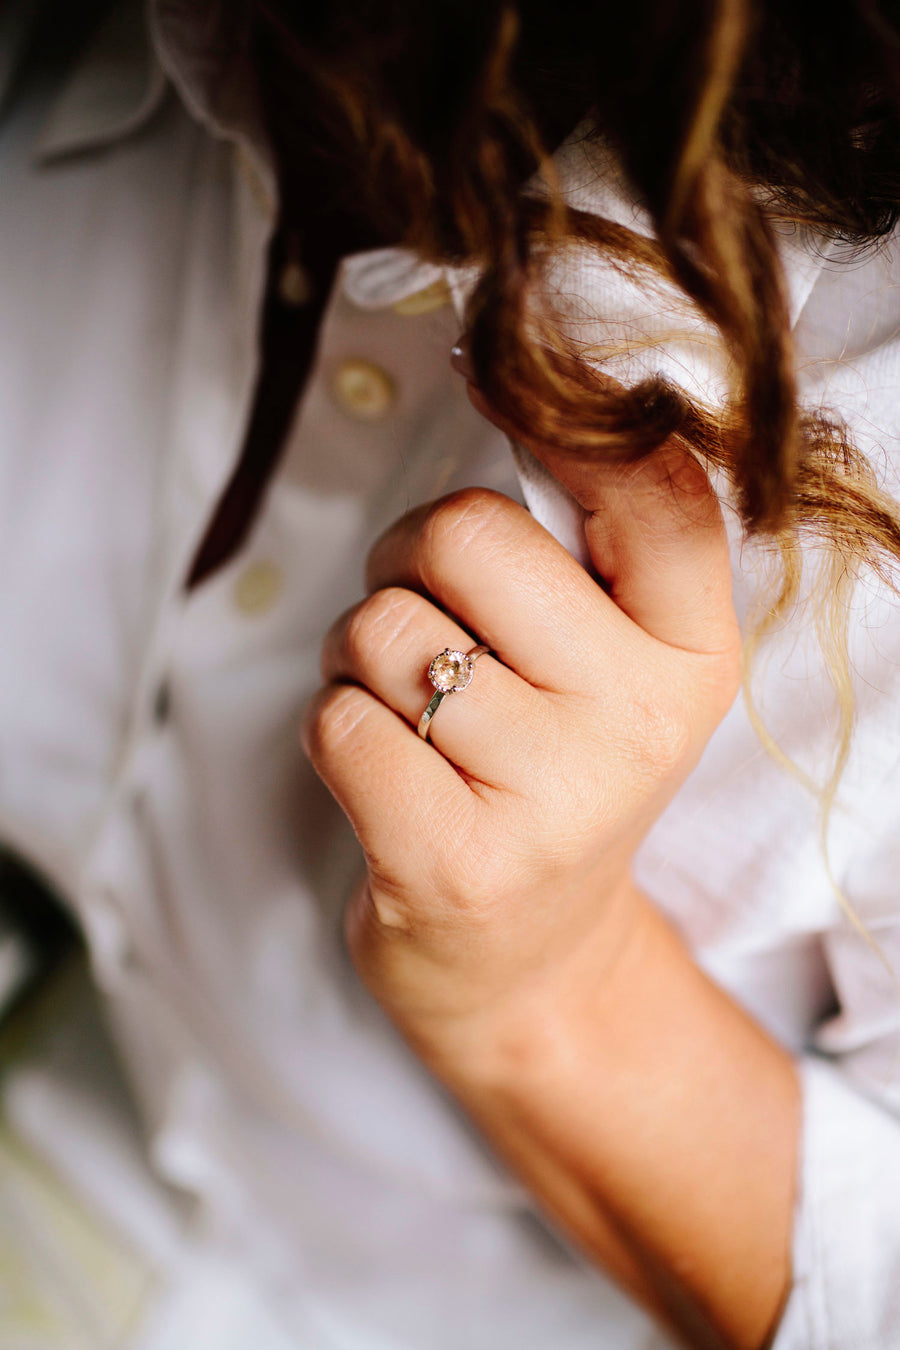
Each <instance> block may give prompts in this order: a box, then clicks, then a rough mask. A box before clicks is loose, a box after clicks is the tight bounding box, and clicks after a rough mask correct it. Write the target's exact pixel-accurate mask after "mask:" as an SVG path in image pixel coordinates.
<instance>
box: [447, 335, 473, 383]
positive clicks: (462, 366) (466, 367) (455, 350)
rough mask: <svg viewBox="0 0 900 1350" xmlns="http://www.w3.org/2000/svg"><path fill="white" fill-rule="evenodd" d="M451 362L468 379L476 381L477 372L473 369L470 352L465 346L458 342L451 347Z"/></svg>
mask: <svg viewBox="0 0 900 1350" xmlns="http://www.w3.org/2000/svg"><path fill="white" fill-rule="evenodd" d="M450 364H451V366H452V367H453V369H454V370H456V371H458V372H459V373H460V375H464V376H465V378H466V379H467V380H472V381H474V379H475V372H474V371H473V370H472V362H471V361H470V360H469V355H468V352H467V351H466V349H465V347H463V346H462V345H461V344H460V343H458V342H457V344H456V346H454V347H451V348H450Z"/></svg>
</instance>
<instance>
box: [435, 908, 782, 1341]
mask: <svg viewBox="0 0 900 1350" xmlns="http://www.w3.org/2000/svg"><path fill="white" fill-rule="evenodd" d="M637 903H638V906H639V908H638V914H639V918H638V920H637V922H636V924H635V926H634V928H633V930H632V931H631V933H630V935H629V938H628V940H627V942H626V943H625V945H624V946H623V948H622V951H621V953H620V955H619V957H618V959H617V960H616V962H615V964H614V966H613V967H612V968H611V969H610V970H609V971H607V973H606V975H605V976H604V978H603V980H602V981H601V982H599V983H593V984H588V983H587V982H585V981H584V980H582V979H581V978H579V975H578V973H576V972H573V973H572V975H573V978H571V979H567V980H566V981H564V982H563V983H562V984H561V985H560V996H559V997H558V998H556V999H554V1001H553V1004H552V1013H551V1012H549V1011H548V1006H551V1005H548V1003H547V1001H546V1000H545V994H546V989H545V990H544V991H543V992H541V991H539V990H537V989H535V990H533V991H532V993H531V995H530V996H529V998H528V999H523V1000H521V1001H519V1002H518V1003H517V1006H516V1009H515V1012H514V1015H510V1013H509V1011H508V1010H505V1011H504V1013H503V1015H502V1016H501V1017H498V1019H497V1023H496V1025H492V1026H490V1028H488V1029H486V1028H485V1026H483V1025H482V1026H481V1027H480V1033H481V1034H480V1036H479V1039H478V1044H477V1046H476V1044H475V1043H474V1041H473V1042H472V1043H470V1044H469V1045H468V1046H467V1047H466V1048H465V1049H464V1048H463V1042H462V1041H460V1042H458V1043H457V1044H456V1046H455V1048H454V1049H453V1050H452V1051H450V1052H449V1053H446V1054H438V1055H435V1056H433V1057H432V1058H433V1066H434V1067H435V1069H436V1071H437V1072H438V1074H439V1075H440V1076H441V1077H442V1078H443V1079H444V1080H445V1081H446V1082H447V1084H448V1086H449V1087H450V1088H451V1090H452V1091H453V1092H454V1093H455V1094H456V1095H457V1096H458V1097H459V1099H460V1101H461V1102H462V1104H463V1106H464V1107H465V1108H466V1110H467V1111H468V1112H469V1114H470V1115H471V1116H472V1117H473V1118H474V1119H475V1120H476V1121H477V1122H478V1124H479V1125H480V1127H481V1128H482V1129H483V1130H484V1131H485V1133H486V1134H487V1135H488V1137H489V1138H490V1139H491V1140H492V1141H493V1143H494V1144H495V1145H496V1147H497V1148H498V1149H499V1150H500V1151H501V1152H502V1153H503V1154H504V1155H505V1156H506V1157H507V1159H508V1160H509V1162H510V1163H511V1164H512V1166H513V1167H514V1168H515V1169H516V1170H517V1171H518V1172H519V1173H520V1175H521V1176H522V1177H523V1179H524V1180H525V1181H526V1183H527V1184H528V1185H529V1187H530V1188H531V1189H532V1190H533V1191H534V1193H535V1195H536V1196H537V1197H538V1199H539V1201H540V1202H541V1203H542V1205H543V1206H544V1207H545V1208H546V1210H547V1211H548V1213H550V1214H551V1215H552V1216H553V1217H554V1218H555V1219H556V1220H557V1221H558V1222H559V1224H560V1225H561V1226H562V1228H563V1229H564V1230H566V1231H567V1232H569V1233H570V1234H571V1235H572V1236H573V1237H574V1238H575V1239H576V1240H577V1241H578V1242H579V1244H580V1245H581V1246H582V1247H583V1248H584V1249H585V1250H586V1251H587V1252H588V1253H589V1255H590V1256H591V1257H592V1259H594V1260H595V1261H596V1262H597V1263H598V1264H599V1265H602V1266H603V1267H604V1268H605V1269H607V1270H608V1271H609V1273H610V1274H612V1275H613V1276H614V1277H615V1278H616V1279H617V1280H618V1281H619V1282H620V1283H621V1284H622V1285H623V1286H624V1287H625V1288H627V1289H628V1290H629V1292H630V1293H631V1294H632V1295H633V1296H634V1297H635V1298H636V1299H638V1300H639V1301H641V1302H642V1303H643V1304H644V1305H645V1306H646V1307H647V1308H648V1309H649V1310H650V1311H651V1312H653V1313H655V1314H656V1315H657V1316H659V1317H660V1318H661V1319H662V1320H663V1321H665V1322H668V1324H669V1325H670V1326H671V1327H673V1328H675V1329H676V1330H677V1331H678V1332H679V1333H680V1334H681V1336H682V1337H683V1338H684V1339H685V1340H686V1341H687V1343H688V1344H690V1345H693V1346H701V1347H706V1346H710V1347H712V1346H720V1345H721V1346H727V1347H740V1350H758V1348H759V1347H761V1346H763V1345H764V1344H765V1342H766V1341H767V1339H768V1337H769V1335H770V1333H771V1331H772V1329H773V1326H774V1325H775V1323H776V1322H777V1318H778V1313H779V1310H780V1308H781V1305H782V1303H783V1301H784V1298H785V1296H786V1293H787V1290H788V1287H789V1283H790V1236H791V1228H792V1213H793V1203H794V1193H795V1170H796V1154H797V1136H798V1131H799V1088H798V1083H797V1077H796V1073H795V1069H794V1065H793V1062H792V1060H791V1058H790V1056H789V1055H787V1054H786V1053H785V1052H784V1051H783V1050H782V1049H781V1048H780V1047H778V1046H777V1045H776V1044H774V1043H773V1042H772V1041H771V1040H770V1039H769V1038H768V1037H767V1036H766V1035H765V1034H764V1033H763V1032H762V1031H761V1030H760V1028H759V1027H758V1025H757V1024H756V1023H755V1022H754V1021H753V1020H752V1019H751V1018H750V1017H749V1016H748V1015H747V1014H746V1013H744V1012H743V1011H742V1010H741V1009H740V1008H739V1007H738V1006H737V1005H736V1004H735V1003H733V1002H732V1001H731V1000H730V999H729V998H728V997H727V995H725V994H724V993H723V992H722V991H721V990H720V989H718V988H717V987H716V986H715V985H713V984H712V983H711V982H710V981H709V980H708V979H707V978H706V977H705V976H704V975H703V973H702V972H701V971H700V970H699V968H698V967H697V966H696V965H695V964H694V962H693V961H692V960H691V958H690V956H689V954H688V952H687V951H686V949H685V948H684V946H683V944H682V943H681V942H680V940H679V939H678V938H677V936H676V935H675V934H674V933H673V932H672V930H671V928H670V927H669V926H668V925H667V924H666V923H665V921H664V920H663V919H662V917H661V916H660V915H659V913H658V911H657V910H656V908H655V907H654V906H653V905H652V904H651V903H650V902H649V901H647V900H646V899H645V898H644V897H639V898H638V901H637ZM580 990H585V992H584V993H581V992H579V991H580Z"/></svg>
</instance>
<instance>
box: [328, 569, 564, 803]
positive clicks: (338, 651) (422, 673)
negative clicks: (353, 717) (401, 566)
mask: <svg viewBox="0 0 900 1350" xmlns="http://www.w3.org/2000/svg"><path fill="white" fill-rule="evenodd" d="M475 645H476V643H475V641H474V640H473V638H472V636H471V634H469V633H467V632H466V631H465V630H464V629H462V628H460V627H459V626H458V625H457V624H455V623H454V622H453V620H452V619H449V618H448V617H447V615H446V614H444V613H443V612H442V611H441V610H439V609H437V608H436V606H434V605H433V604H432V603H431V602H430V601H429V600H426V599H425V598H424V597H423V596H421V595H418V594H416V593H415V592H413V591H409V590H403V589H401V588H398V587H391V588H388V589H385V590H380V591H376V592H375V593H374V594H373V595H372V596H370V597H369V599H367V600H364V601H363V602H362V603H361V604H359V605H355V606H354V607H353V609H351V610H348V611H347V612H346V613H345V614H342V615H341V617H340V618H339V619H338V620H337V621H336V623H335V624H334V625H333V627H332V628H331V629H330V631H329V632H328V634H327V636H326V638H325V642H324V645H323V648H322V674H323V677H324V679H325V680H327V681H338V682H354V683H356V684H361V685H364V686H365V687H366V688H367V689H370V690H371V692H372V693H373V694H375V696H376V697H377V698H379V699H381V701H382V702H383V703H386V704H387V705H388V707H390V708H392V709H393V710H394V711H395V712H397V713H399V714H400V716H401V717H403V718H404V719H405V721H406V722H408V723H409V725H410V727H411V728H412V729H416V728H417V727H418V723H419V718H420V717H421V715H422V712H423V711H424V709H425V708H426V707H427V705H428V703H429V701H430V699H431V697H432V695H433V694H434V686H433V685H432V684H431V682H430V681H429V679H428V667H429V664H430V662H431V659H432V657H434V656H435V655H436V654H437V653H438V652H440V651H443V650H444V648H445V647H450V648H453V649H456V650H457V651H463V652H466V651H470V650H471V649H472V647H474V646H475ZM547 716H548V710H547V709H546V707H545V705H544V700H543V697H542V695H541V694H539V693H538V692H537V691H536V690H534V689H532V688H531V686H530V685H528V684H526V683H525V681H524V680H522V679H520V678H519V676H518V675H516V674H514V673H513V671H511V670H509V669H507V667H506V666H504V665H501V663H500V662H499V661H496V660H494V658H493V657H492V656H490V655H484V656H481V657H479V658H478V660H477V662H476V663H475V669H474V673H473V675H472V680H471V683H470V684H469V685H468V686H467V687H466V689H465V690H463V691H461V692H459V693H456V694H449V695H448V696H447V697H446V698H445V699H444V700H443V701H442V703H441V705H440V707H439V708H438V710H437V712H436V713H435V715H434V718H433V720H432V722H431V726H430V730H429V737H430V739H431V741H432V743H433V744H434V746H435V748H436V749H437V750H438V751H440V753H441V754H442V755H444V756H445V757H446V758H447V759H449V760H450V761H451V763H453V764H455V765H456V766H457V767H458V768H459V769H461V770H462V771H463V773H465V774H467V775H468V776H470V777H475V778H478V779H479V780H480V781H481V782H483V783H489V784H491V785H493V786H497V787H513V786H515V784H516V781H517V776H520V775H521V768H520V765H521V760H522V754H523V749H525V750H527V746H523V737H524V739H525V740H527V741H531V742H535V741H540V740H541V739H542V737H543V735H544V729H545V727H546V719H547ZM522 728H524V731H523V730H522ZM513 731H515V735H514V734H513Z"/></svg>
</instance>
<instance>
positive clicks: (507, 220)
mask: <svg viewBox="0 0 900 1350" xmlns="http://www.w3.org/2000/svg"><path fill="white" fill-rule="evenodd" d="M249 4H250V10H251V12H252V14H253V16H254V18H255V21H256V24H257V38H258V41H259V40H260V39H261V42H262V45H263V46H264V47H265V46H266V44H267V45H268V52H269V60H268V64H267V70H266V79H267V81H269V82H270V83H271V82H274V84H275V93H274V95H273V93H272V91H271V89H270V90H269V93H268V103H269V106H270V108H271V107H272V106H273V105H274V106H276V107H280V109H281V112H282V115H281V117H280V119H279V122H280V126H281V128H282V134H281V136H280V138H279V139H280V141H281V144H280V146H279V150H280V161H281V165H282V177H283V178H286V179H288V180H289V179H290V168H291V162H292V156H291V145H290V141H291V138H294V139H297V140H299V139H302V140H304V141H305V146H304V156H303V158H304V160H308V156H309V146H310V145H311V144H315V146H316V147H317V150H318V152H319V153H320V154H321V155H322V156H323V158H325V157H327V158H329V159H330V160H331V161H332V162H335V161H337V162H339V163H340V164H341V165H342V166H343V167H344V170H345V172H344V175H343V180H344V182H345V183H346V184H347V201H348V204H349V203H350V202H351V201H352V203H353V209H355V210H358V211H362V212H365V214H366V215H367V216H368V218H369V220H370V221H371V223H372V224H373V227H374V228H375V229H377V231H378V236H379V238H382V239H384V240H386V241H390V242H402V243H404V244H407V245H408V246H410V247H412V248H413V249H415V250H417V251H418V252H419V253H420V254H422V255H423V256H424V257H427V258H429V259H432V260H442V261H447V260H450V261H453V262H473V263H475V264H477V265H478V267H479V269H480V273H481V280H480V282H479V284H478V286H477V288H476V290H475V293H474V295H473V296H472V298H471V301H470V305H469V313H468V324H469V338H470V343H471V354H472V360H473V364H474V368H475V372H476V375H477V378H478V381H479V383H480V384H481V386H482V388H483V390H484V392H485V394H486V395H487V397H488V399H489V400H490V401H491V402H492V403H493V404H494V405H495V406H496V408H497V409H498V411H499V412H500V413H502V414H503V415H504V416H505V417H506V418H508V419H509V421H510V422H511V423H512V424H513V425H514V426H517V427H519V428H520V430H521V432H522V434H523V436H530V437H536V438H538V439H546V440H548V441H551V442H554V443H556V444H558V445H561V446H564V447H570V448H571V449H572V451H573V452H574V453H578V454H581V455H602V456H605V457H610V456H614V457H616V458H627V457H634V456H639V455H642V454H646V453H648V452H649V451H652V450H653V449H654V448H655V447H656V446H658V445H659V444H661V443H662V442H663V441H664V440H666V439H667V438H669V437H671V436H680V437H682V438H683V439H684V440H686V441H687V442H688V443H689V444H690V445H691V446H693V447H694V448H695V449H696V450H697V451H698V452H699V453H701V454H702V455H703V456H704V457H705V458H706V460H707V461H708V462H709V463H710V464H711V465H716V466H722V467H723V468H725V469H726V470H727V472H728V474H729V475H730V478H731V481H732V482H733V484H734V488H735V491H736V496H737V501H738V504H739V507H740V510H741V514H742V516H743V519H744V521H745V523H746V525H747V526H748V528H749V529H750V530H751V531H766V532H769V533H780V534H781V535H782V537H783V538H784V539H785V540H787V539H788V538H789V537H790V536H791V535H792V534H796V531H797V530H798V529H804V528H805V529H809V530H813V531H814V532H816V533H817V534H819V535H821V536H824V537H825V538H827V539H828V541H829V542H830V543H831V544H833V545H835V546H836V547H837V548H838V549H839V550H840V551H841V552H842V553H846V555H847V557H848V558H854V557H859V556H860V555H861V554H864V555H865V556H866V557H867V558H868V560H869V561H870V562H873V563H875V564H876V565H878V564H879V563H880V562H882V561H883V560H884V558H885V557H886V556H887V557H893V558H896V557H900V521H898V513H897V511H896V509H895V507H894V505H893V504H892V503H891V502H890V501H889V500H887V499H885V498H884V497H882V496H881V495H880V494H879V493H878V492H877V491H876V490H875V487H874V483H873V479H872V475H871V472H870V470H869V468H868V466H867V465H866V463H865V461H864V460H863V459H862V457H861V456H860V455H859V454H858V453H857V452H856V451H855V450H854V448H853V447H852V445H851V444H850V443H849V441H848V438H847V437H846V436H845V435H844V434H843V432H842V429H841V428H840V427H839V426H838V425H836V424H835V423H834V422H828V421H827V420H825V419H823V418H822V417H821V416H815V417H812V416H808V415H807V416H805V415H803V414H801V412H800V411H799V410H798V407H797V400H796V391H795V379H794V365H793V359H792V350H791V337H790V329H789V322H788V312H787V305H786V301H785V294H784V286H783V278H782V274H781V268H780V264H779V260H778V255H777V252H776V248H775V243H774V239H773V233H772V225H771V221H772V218H773V216H775V217H779V218H782V219H786V220H790V221H793V222H796V223H798V224H800V225H802V226H809V227H812V228H813V229H815V230H816V231H818V232H819V233H822V234H825V235H826V236H829V237H832V238H839V239H842V240H845V241H848V242H849V243H852V244H855V245H857V246H870V245H871V244H872V243H874V242H875V241H877V240H879V239H881V238H883V237H884V236H885V235H887V234H888V233H889V232H890V231H891V229H892V228H893V226H894V225H895V223H896V220H897V216H898V208H900V115H898V106H900V104H898V99H900V27H898V23H897V19H898V17H900V6H897V5H889V6H887V7H886V8H884V9H883V10H877V9H876V7H875V5H874V3H871V2H870V0H856V3H853V2H852V0H851V2H850V3H847V4H843V5H836V4H828V3H825V4H824V8H823V7H822V6H820V7H819V8H818V9H817V13H816V29H817V31H816V34H815V38H814V40H813V39H812V38H811V36H810V34H809V32H808V8H807V7H806V6H805V5H804V4H802V3H796V2H795V0H773V3H769V4H752V5H751V4H749V3H747V0H700V2H699V3H696V4H692V5H688V4H685V3H680V4H679V3H676V2H675V0H631V3H629V4H628V5H618V6H615V7H612V6H607V5H602V4H594V5H584V4H573V3H571V0H552V3H551V2H550V0H517V2H515V0H456V2H455V3H454V4H453V5H437V4H433V5H432V4H424V5H423V4H422V3H421V0H376V2H374V3H373V0H337V3H332V4H330V5H327V6H309V5H306V4H304V3H300V0H249ZM273 51H277V53H278V55H277V59H275V60H274V61H273V60H272V56H271V54H272V52H273ZM310 91H312V97H311V96H310ZM311 110H312V113H311ZM586 120H589V122H590V125H591V126H592V127H593V128H594V129H595V132H594V134H598V135H601V136H602V137H603V138H604V139H605V140H606V141H607V142H608V143H609V144H610V145H611V146H612V147H614V149H615V151H616V152H617V154H618V156H619V159H620V161H621V164H622V166H623V168H624V170H625V172H626V175H627V177H628V179H629V181H630V183H631V185H632V187H633V189H634V192H635V194H636V197H637V198H638V199H639V200H640V201H641V202H642V203H643V205H645V206H646V208H647V210H648V211H649V214H650V217H651V219H652V221H653V224H654V227H655V233H656V239H655V241H652V242H651V241H648V240H647V239H645V238H643V237H641V236H640V235H637V234H635V233H633V232H631V231H629V230H627V229H624V228H623V227H621V226H619V225H616V224H614V223H613V222H611V221H608V220H604V219H602V218H600V217H598V216H595V215H591V214H588V213H586V212H584V211H581V210H578V209H574V208H572V207H571V206H569V205H567V204H566V203H565V202H564V201H562V200H561V198H560V197H559V196H558V195H554V193H553V190H552V189H553V184H554V176H553V167H552V163H551V159H550V156H551V154H552V151H553V150H554V148H555V147H556V146H557V145H558V143H559V142H560V141H561V140H562V138H563V137H564V136H565V135H566V134H567V133H569V132H571V130H572V129H573V128H574V127H575V126H576V124H584V123H585V122H586ZM586 134H589V133H586ZM285 141H286V142H287V144H286V145H285V143H284V142H285ZM535 177H538V178H541V177H542V178H543V182H544V184H545V185H546V187H547V189H548V190H547V191H546V192H540V193H536V192H534V191H531V192H523V190H522V189H523V185H524V184H525V183H526V182H527V181H528V180H530V179H532V180H533V179H534V178H535ZM761 187H762V188H763V189H764V196H765V201H764V202H763V201H761V193H760V191H759V189H760V188H761ZM566 241H578V242H579V243H581V244H584V245H588V246H590V247H592V248H595V249H597V250H599V251H602V252H603V253H604V254H606V255H607V256H612V257H614V258H615V259H617V260H619V261H620V262H621V263H622V265H625V266H630V267H632V268H635V269H640V268H644V269H650V270H654V271H657V272H661V273H663V274H664V275H665V276H667V277H669V278H671V279H673V280H674V281H676V282H677V283H678V285H679V286H680V287H681V288H682V289H683V291H684V292H685V293H686V294H687V296H688V297H689V298H690V300H691V301H693V303H694V304H695V305H696V306H697V308H698V309H699V311H700V312H701V313H702V314H703V315H704V316H706V317H707V318H708V319H709V320H711V321H712V322H713V323H714V324H715V325H716V327H717V328H718V330H719V331H720V333H721V335H722V339H723V341H724V343H725V345H726V348H727V350H728V353H729V355H730V357H731V367H732V369H733V371H734V382H733V384H734V387H733V392H732V397H731V399H730V400H729V401H728V404H727V406H725V407H723V408H720V409H717V410H716V412H715V414H711V413H710V410H709V409H707V408H704V407H700V406H698V405H697V404H695V403H693V402H692V401H691V400H690V399H688V398H686V397H685V395H684V394H683V393H682V392H681V391H680V390H679V389H677V388H675V387H673V386H672V385H671V384H667V383H666V382H665V381H663V380H661V379H651V380H647V381H644V382H642V383H640V384H638V385H637V386H634V387H631V388H623V387H622V386H621V385H619V384H616V383H615V382H613V381H611V380H609V379H604V378H603V374H602V370H601V371H598V370H597V368H596V366H595V365H594V364H593V363H590V362H588V361H586V360H585V359H584V356H583V353H582V352H580V351H579V350H578V348H577V346H576V345H575V344H574V343H573V342H572V341H571V340H567V339H566V338H565V337H564V336H563V335H562V334H561V333H560V331H559V326H558V325H557V324H555V323H554V322H553V318H552V315H549V314H547V315H542V313H541V305H540V303H539V299H538V298H539V297H540V295H541V294H542V277H543V273H544V269H545V265H546V262H547V259H548V257H549V256H552V254H553V251H554V249H556V248H558V246H559V245H560V244H561V243H564V242H566Z"/></svg>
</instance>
